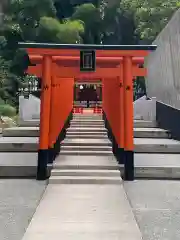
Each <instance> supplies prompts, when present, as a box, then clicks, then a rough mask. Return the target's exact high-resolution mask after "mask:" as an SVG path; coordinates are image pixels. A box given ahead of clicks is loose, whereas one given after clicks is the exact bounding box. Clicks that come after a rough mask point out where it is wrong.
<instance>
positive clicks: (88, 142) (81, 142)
mask: <svg viewBox="0 0 180 240" xmlns="http://www.w3.org/2000/svg"><path fill="white" fill-rule="evenodd" d="M61 146H71V147H75V146H76V147H80V148H81V147H83V146H84V147H85V146H87V147H93V148H96V147H98V148H99V147H110V149H111V147H112V143H111V142H110V141H109V139H108V138H107V139H67V138H66V139H65V140H64V141H63V142H62V143H61Z"/></svg>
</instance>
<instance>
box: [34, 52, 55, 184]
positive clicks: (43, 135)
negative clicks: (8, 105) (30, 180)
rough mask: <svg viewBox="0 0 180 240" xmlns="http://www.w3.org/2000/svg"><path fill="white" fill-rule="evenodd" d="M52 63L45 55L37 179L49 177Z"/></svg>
mask: <svg viewBox="0 0 180 240" xmlns="http://www.w3.org/2000/svg"><path fill="white" fill-rule="evenodd" d="M51 63H52V59H51V56H44V57H43V62H42V88H41V114H40V137H39V151H38V167H37V180H45V179H46V177H47V163H48V155H49V150H48V147H49V121H50V102H51Z"/></svg>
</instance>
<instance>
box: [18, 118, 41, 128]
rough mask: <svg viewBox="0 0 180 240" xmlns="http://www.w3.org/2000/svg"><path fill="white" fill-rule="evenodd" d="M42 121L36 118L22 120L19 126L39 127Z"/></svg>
mask: <svg viewBox="0 0 180 240" xmlns="http://www.w3.org/2000/svg"><path fill="white" fill-rule="evenodd" d="M39 123H40V120H37V119H34V120H25V121H22V120H20V121H19V122H18V126H19V127H38V126H39Z"/></svg>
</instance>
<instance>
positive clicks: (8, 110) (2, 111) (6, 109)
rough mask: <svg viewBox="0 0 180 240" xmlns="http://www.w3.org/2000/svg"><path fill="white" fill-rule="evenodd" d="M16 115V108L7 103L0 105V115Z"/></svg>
mask: <svg viewBox="0 0 180 240" xmlns="http://www.w3.org/2000/svg"><path fill="white" fill-rule="evenodd" d="M15 115H16V109H15V108H14V107H12V106H11V105H8V104H3V105H0V116H7V117H13V116H15Z"/></svg>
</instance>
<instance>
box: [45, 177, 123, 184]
mask: <svg viewBox="0 0 180 240" xmlns="http://www.w3.org/2000/svg"><path fill="white" fill-rule="evenodd" d="M49 184H111V185H120V184H122V179H121V177H120V176H119V177H105V176H102V177H100V176H99V177H95V176H88V177H85V176H68V177H66V176H52V177H50V178H49Z"/></svg>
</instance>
